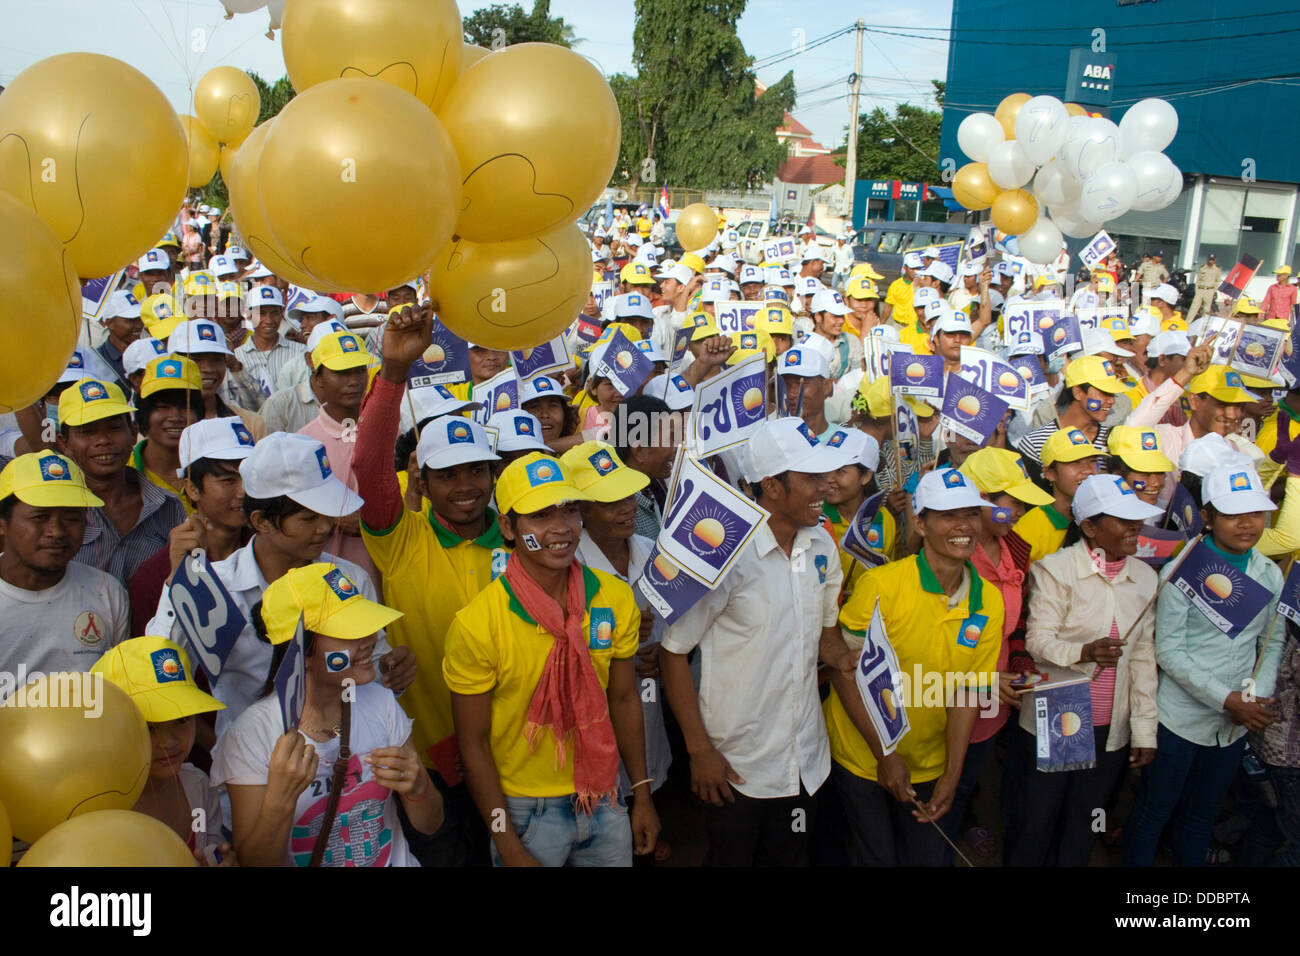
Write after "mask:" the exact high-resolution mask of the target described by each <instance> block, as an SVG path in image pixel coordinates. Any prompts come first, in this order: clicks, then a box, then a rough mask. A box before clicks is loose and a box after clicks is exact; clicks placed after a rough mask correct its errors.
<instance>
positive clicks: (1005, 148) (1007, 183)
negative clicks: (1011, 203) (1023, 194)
mask: <svg viewBox="0 0 1300 956" xmlns="http://www.w3.org/2000/svg"><path fill="white" fill-rule="evenodd" d="M988 166H989V178H990V179H992V180H993V181H994V182H995V183H997V184H998V185H999V186H1001V187H1002V188H1003V189H1019V188H1020V187H1021V186H1023V185H1024V184H1025V183H1027V182H1029V177H1030V176H1032V175H1034V164H1033V163H1031V162H1030V161H1029V158H1028V157H1027V156H1026V155H1025V151H1024V150H1023V149H1022V148H1021V147H1020V143H1019V141H1017V140H1014V139H1011V140H1007V141H1006V142H1002V143H998V144H997V145H996V146H994V147H993V149H992V151H991V152H990V153H989V159H988Z"/></svg>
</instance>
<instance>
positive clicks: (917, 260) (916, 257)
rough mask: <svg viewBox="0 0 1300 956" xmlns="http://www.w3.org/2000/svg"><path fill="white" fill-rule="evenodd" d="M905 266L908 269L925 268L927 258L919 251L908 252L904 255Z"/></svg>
mask: <svg viewBox="0 0 1300 956" xmlns="http://www.w3.org/2000/svg"><path fill="white" fill-rule="evenodd" d="M903 266H904V268H907V269H924V268H925V260H924V259H922V258H921V254H920V253H919V252H908V253H905V254H904V255H903Z"/></svg>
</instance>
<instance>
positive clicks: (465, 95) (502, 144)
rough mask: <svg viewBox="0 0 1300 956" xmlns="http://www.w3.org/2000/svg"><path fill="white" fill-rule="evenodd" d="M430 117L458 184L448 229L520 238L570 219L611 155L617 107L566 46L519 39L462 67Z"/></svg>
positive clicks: (592, 196) (594, 191) (607, 168)
mask: <svg viewBox="0 0 1300 956" xmlns="http://www.w3.org/2000/svg"><path fill="white" fill-rule="evenodd" d="M438 115H439V116H441V117H442V120H443V122H444V123H445V124H446V125H447V132H448V133H450V134H451V138H452V142H453V143H455V145H456V153H457V155H458V156H459V157H460V168H461V174H462V176H463V182H464V187H465V199H464V205H463V206H462V207H461V209H462V211H461V214H460V218H459V219H458V220H457V222H456V234H457V235H459V236H462V237H464V238H466V239H471V240H473V241H474V242H499V241H503V240H506V239H524V238H527V237H528V236H537V235H541V234H542V233H544V232H550V231H552V230H554V229H556V228H558V227H559V226H560V225H562V224H563V223H566V222H573V221H574V220H575V219H577V218H578V217H579V216H581V215H582V213H583V212H584V211H585V210H586V209H587V208H588V207H590V206H591V204H592V203H594V202H595V201H596V199H597V198H598V197H599V196H600V192H601V190H602V189H604V188H605V186H606V184H607V183H608V182H609V177H610V175H611V174H612V173H613V171H614V163H615V162H616V161H617V160H618V144H619V137H620V135H621V128H620V121H619V115H618V104H617V103H616V102H615V101H614V94H613V92H612V91H611V90H610V88H609V84H608V83H607V82H605V78H604V77H603V76H601V75H600V71H599V70H597V69H596V68H595V67H594V66H592V65H591V63H589V62H588V61H587V60H585V59H583V58H582V57H580V56H579V55H578V54H576V53H574V52H573V51H571V50H566V49H565V48H564V47H561V46H555V45H554V44H550V43H521V44H519V45H518V46H509V47H506V48H505V49H503V50H498V51H497V52H496V53H493V54H492V55H491V56H487V57H484V58H483V59H481V60H479V61H478V62H477V63H475V64H474V65H473V66H472V67H470V68H469V69H468V70H466V71H465V74H464V75H463V76H462V77H461V78H460V81H459V82H458V83H457V84H456V86H455V88H454V89H452V91H451V95H450V96H448V97H447V102H446V103H444V104H443V107H442V109H441V110H439V111H438Z"/></svg>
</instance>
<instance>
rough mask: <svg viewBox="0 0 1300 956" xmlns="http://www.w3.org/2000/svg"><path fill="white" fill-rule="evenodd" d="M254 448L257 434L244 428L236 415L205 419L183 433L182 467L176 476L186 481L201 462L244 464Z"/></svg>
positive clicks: (190, 426) (181, 446)
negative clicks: (242, 461) (217, 460)
mask: <svg viewBox="0 0 1300 956" xmlns="http://www.w3.org/2000/svg"><path fill="white" fill-rule="evenodd" d="M253 447H254V441H253V433H252V432H250V431H249V430H248V429H247V428H245V427H244V422H243V421H242V420H241V419H239V418H237V417H235V416H233V415H232V416H230V417H229V418H205V419H203V420H202V421H198V422H195V423H194V424H193V425H187V426H186V427H185V430H184V431H183V432H181V444H180V449H179V454H180V459H181V466H180V467H179V468H178V469H176V475H177V477H179V478H184V477H185V472H187V471H188V470H189V467H190V465H192V464H194V463H195V462H196V461H198V460H199V459H200V458H219V459H221V460H222V461H241V460H243V459H245V458H247V457H248V456H249V455H251V454H252V453H253Z"/></svg>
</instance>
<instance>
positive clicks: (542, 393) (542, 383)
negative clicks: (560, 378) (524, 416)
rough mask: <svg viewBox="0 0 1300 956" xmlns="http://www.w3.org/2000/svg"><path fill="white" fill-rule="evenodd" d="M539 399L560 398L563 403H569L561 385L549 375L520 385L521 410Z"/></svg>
mask: <svg viewBox="0 0 1300 956" xmlns="http://www.w3.org/2000/svg"><path fill="white" fill-rule="evenodd" d="M539 398H558V399H559V400H560V401H562V402H568V398H567V397H565V394H564V389H563V388H561V387H560V383H559V382H557V381H556V380H555V379H553V378H551V377H550V376H549V375H536V376H534V377H533V378H530V379H528V380H527V381H523V382H520V383H519V407H520V408H522V407H523V406H525V405H527V404H528V403H529V402H532V401H536V400H537V399H539Z"/></svg>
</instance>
